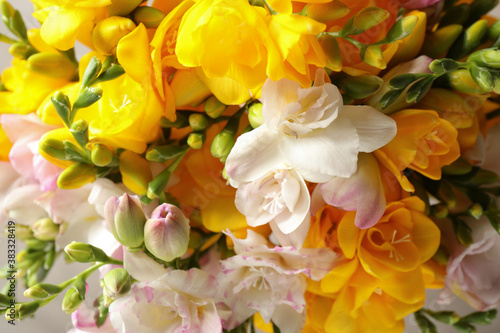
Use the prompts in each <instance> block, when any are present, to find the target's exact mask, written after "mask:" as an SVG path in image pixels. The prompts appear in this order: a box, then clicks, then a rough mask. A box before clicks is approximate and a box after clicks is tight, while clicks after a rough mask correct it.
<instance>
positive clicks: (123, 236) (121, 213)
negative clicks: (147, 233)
mask: <svg viewBox="0 0 500 333" xmlns="http://www.w3.org/2000/svg"><path fill="white" fill-rule="evenodd" d="M104 215H105V218H106V222H107V223H108V226H109V229H110V231H111V233H112V234H113V236H115V238H116V240H117V241H118V242H120V243H121V244H122V245H125V246H127V247H132V248H135V247H139V246H140V245H141V244H142V242H143V241H144V224H145V223H146V216H145V215H144V212H143V210H142V205H141V202H140V200H139V198H138V197H137V196H129V195H128V194H127V193H125V194H123V195H122V196H121V197H120V198H117V197H111V198H109V199H108V201H106V204H105V206H104Z"/></svg>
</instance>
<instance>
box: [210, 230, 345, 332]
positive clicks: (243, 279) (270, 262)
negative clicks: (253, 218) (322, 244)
mask: <svg viewBox="0 0 500 333" xmlns="http://www.w3.org/2000/svg"><path fill="white" fill-rule="evenodd" d="M247 233H248V234H247V235H248V236H247V238H246V239H237V238H235V237H234V236H233V235H232V234H231V233H229V232H227V235H228V236H229V237H231V239H232V240H233V242H234V250H235V252H236V253H237V255H236V256H233V257H231V258H228V259H226V260H224V261H222V262H221V263H222V273H221V275H220V276H219V281H220V287H219V288H220V296H219V297H220V298H221V299H222V301H223V302H224V303H226V304H227V305H228V307H229V308H230V309H231V310H232V314H231V316H230V317H229V318H228V319H227V320H225V321H224V328H225V329H228V330H229V329H233V328H235V327H237V326H238V325H240V324H241V323H242V322H244V321H245V320H246V319H248V318H249V317H251V316H252V315H253V314H254V313H256V312H259V313H260V314H261V315H262V317H263V318H264V320H265V321H266V322H269V321H270V320H272V321H273V322H274V323H275V324H276V325H277V326H278V327H279V328H280V330H281V331H282V332H300V330H301V329H302V326H303V325H304V321H305V315H306V313H305V311H304V308H305V300H304V292H305V290H306V279H305V276H309V277H310V278H312V279H315V280H319V279H321V278H322V277H323V276H324V275H325V274H326V273H328V272H329V271H330V270H331V269H332V268H333V266H334V265H335V262H336V255H335V254H334V253H333V252H332V251H331V250H329V249H302V250H301V251H298V250H296V249H295V248H293V247H274V248H269V247H268V242H267V240H266V239H265V238H264V237H263V236H261V235H260V234H257V233H255V232H253V231H252V230H248V231H247Z"/></svg>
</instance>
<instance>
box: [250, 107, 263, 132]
mask: <svg viewBox="0 0 500 333" xmlns="http://www.w3.org/2000/svg"><path fill="white" fill-rule="evenodd" d="M248 121H249V122H250V125H252V127H253V128H257V127H259V126H260V125H262V124H263V123H264V118H263V117H262V103H254V104H252V105H251V106H250V107H249V108H248Z"/></svg>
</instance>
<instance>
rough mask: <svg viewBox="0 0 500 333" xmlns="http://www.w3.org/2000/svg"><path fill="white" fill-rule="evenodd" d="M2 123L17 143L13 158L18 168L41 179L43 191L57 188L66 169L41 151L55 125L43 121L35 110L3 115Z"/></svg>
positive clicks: (12, 140)
mask: <svg viewBox="0 0 500 333" xmlns="http://www.w3.org/2000/svg"><path fill="white" fill-rule="evenodd" d="M0 123H1V124H2V128H3V129H4V131H5V134H7V137H8V138H9V140H10V141H11V142H12V143H13V145H12V148H11V150H10V153H9V159H10V162H11V163H12V165H13V166H14V168H15V169H16V171H17V172H18V173H19V174H21V175H22V176H23V177H25V178H28V179H29V178H31V179H34V180H37V181H38V182H39V183H40V189H41V190H42V191H48V190H53V189H56V188H57V177H58V176H59V174H60V173H61V172H62V169H61V168H59V167H57V166H55V165H53V164H52V163H50V162H49V161H47V160H46V159H45V158H43V157H42V156H41V155H40V154H39V153H38V141H39V140H40V138H41V137H42V136H43V134H45V133H46V132H48V131H50V130H52V129H54V128H55V127H54V126H51V125H47V124H45V123H43V122H42V121H41V120H40V118H38V117H37V116H36V114H34V113H30V114H26V115H22V114H3V115H2V116H1V117H0Z"/></svg>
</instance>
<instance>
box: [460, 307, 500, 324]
mask: <svg viewBox="0 0 500 333" xmlns="http://www.w3.org/2000/svg"><path fill="white" fill-rule="evenodd" d="M497 312H498V311H497V309H491V310H488V311H484V312H473V313H471V314H469V315H467V316H465V317H463V318H462V319H461V320H460V321H461V322H467V323H473V324H479V325H490V324H491V323H492V321H493V319H495V318H496V316H497Z"/></svg>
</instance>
